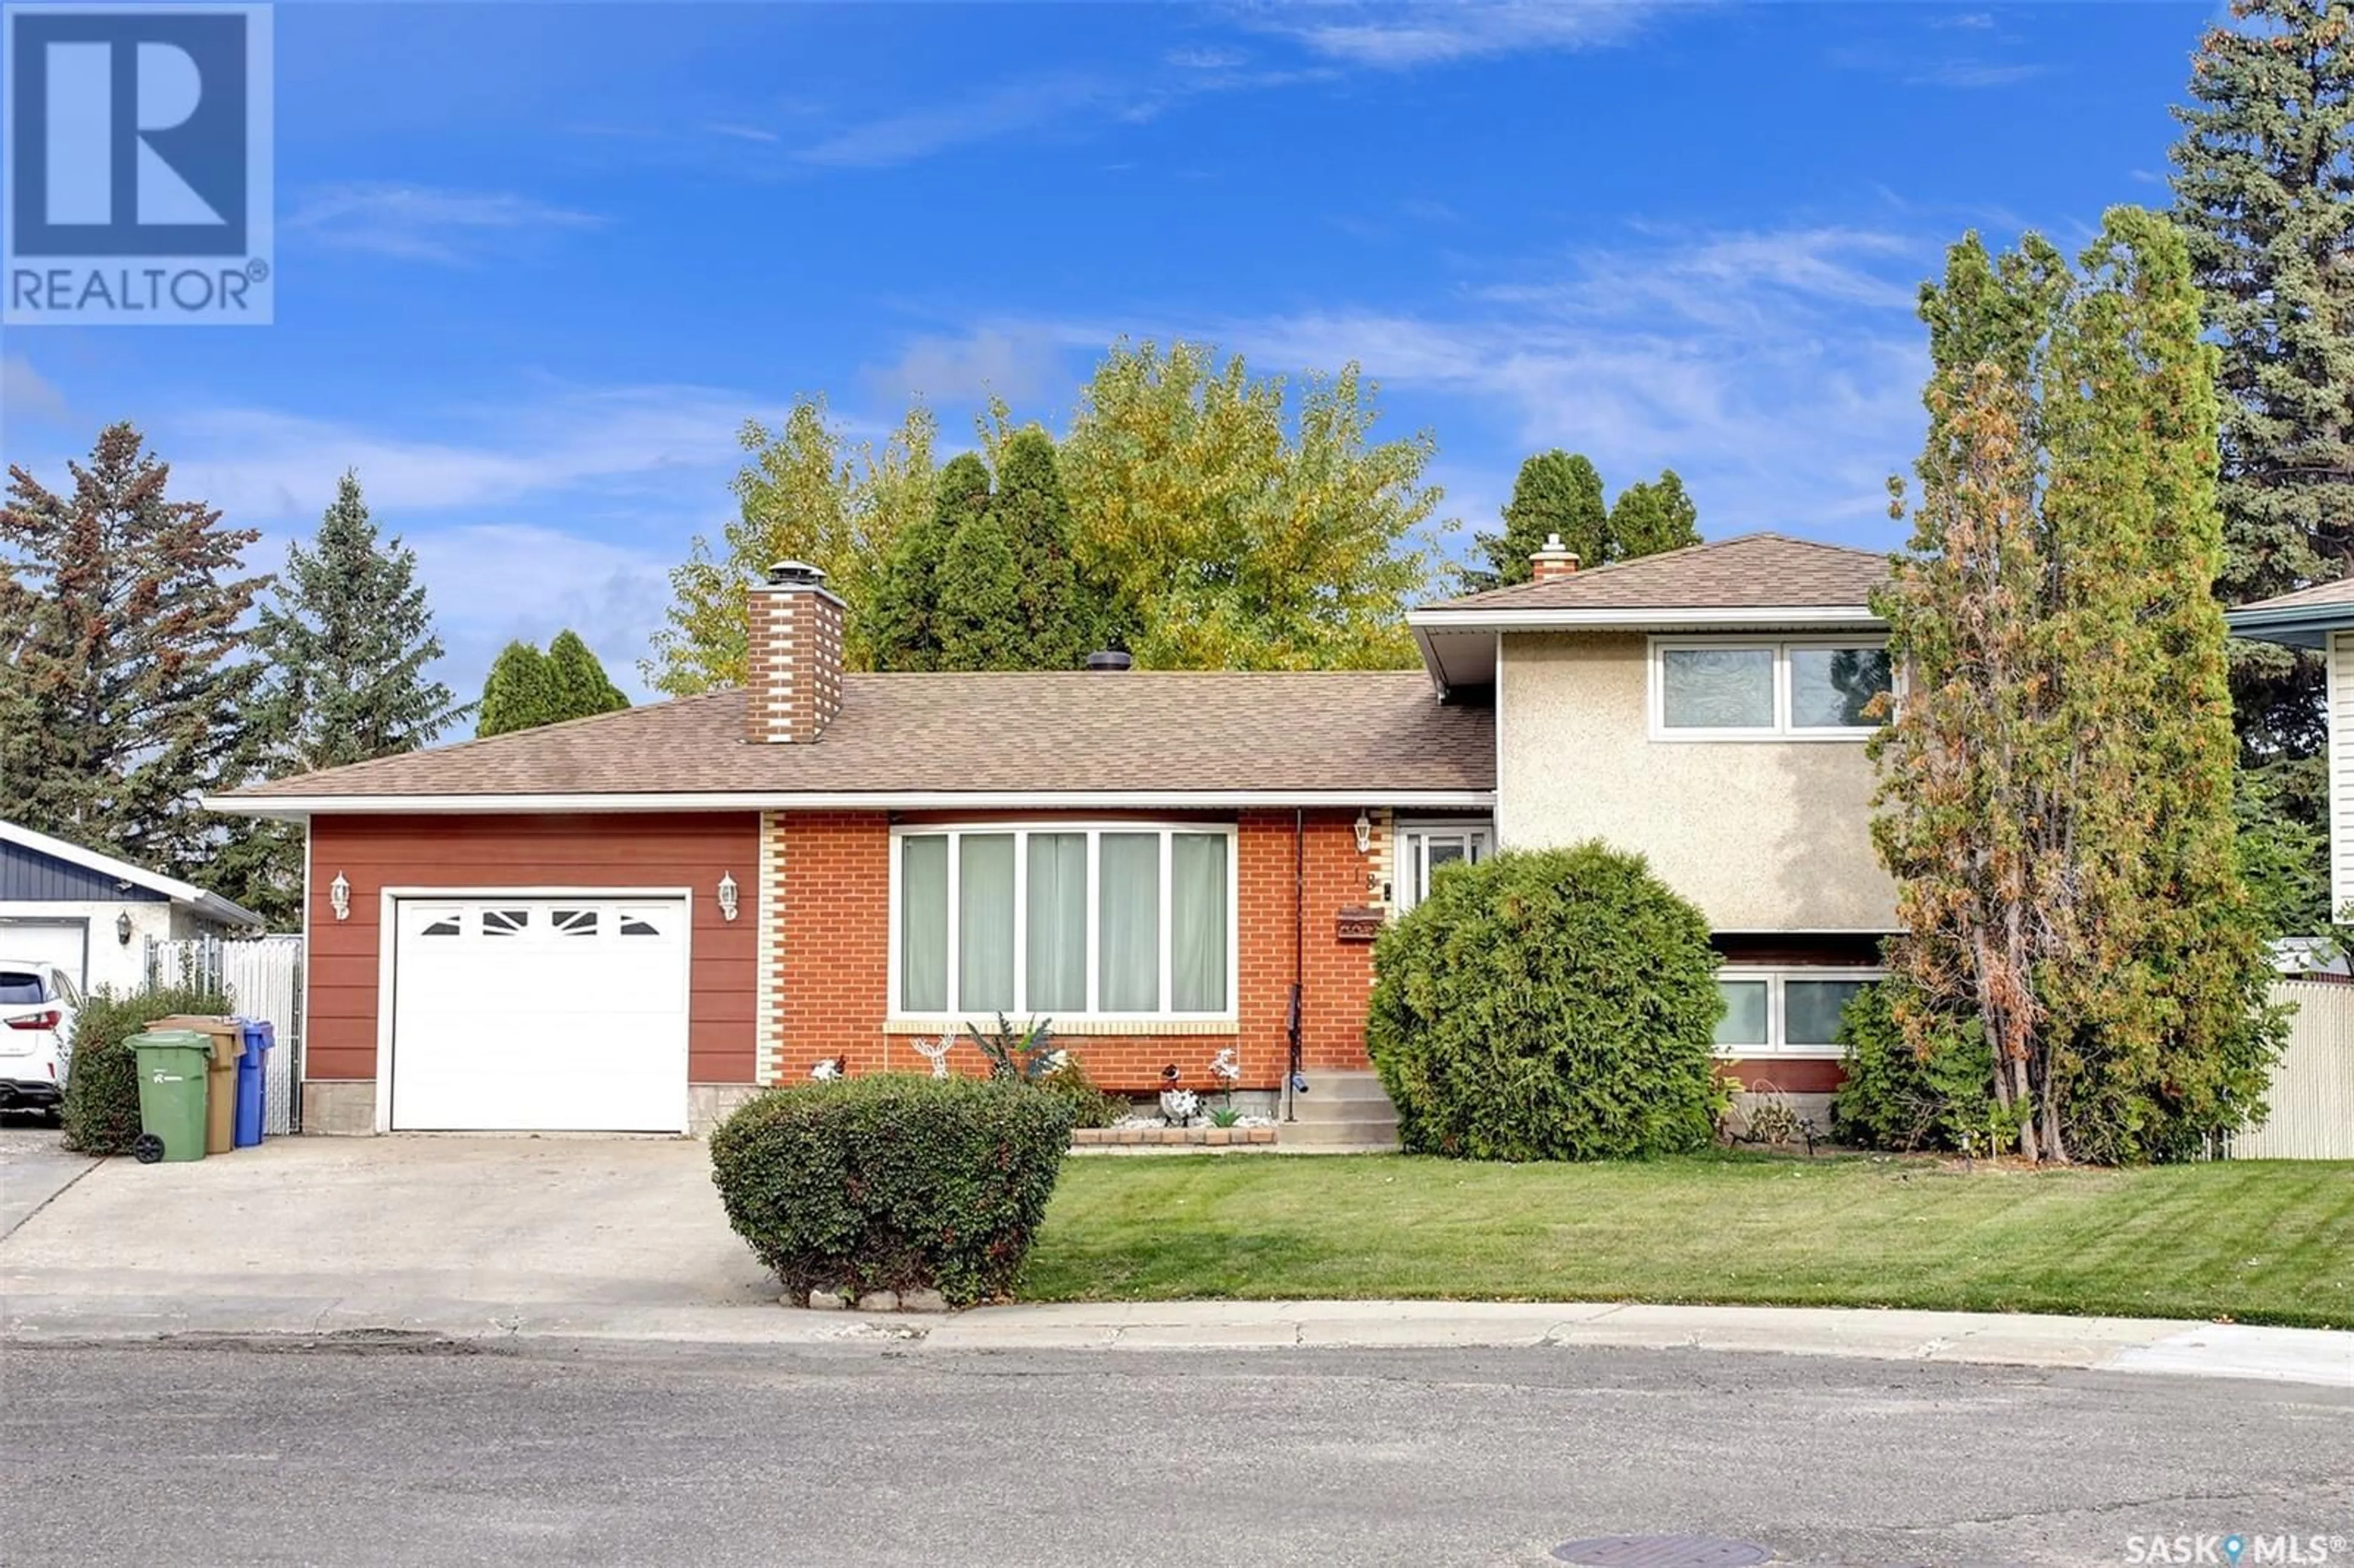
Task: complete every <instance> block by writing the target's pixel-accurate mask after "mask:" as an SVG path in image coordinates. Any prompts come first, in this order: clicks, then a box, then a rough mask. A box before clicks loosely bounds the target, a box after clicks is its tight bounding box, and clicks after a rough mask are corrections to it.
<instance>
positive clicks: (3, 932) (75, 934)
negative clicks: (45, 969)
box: [0, 919, 90, 991]
mask: <svg viewBox="0 0 2354 1568" xmlns="http://www.w3.org/2000/svg"><path fill="white" fill-rule="evenodd" d="M89 951H90V922H89V921H87V920H38V919H0V959H18V960H20V961H23V962H27V963H36V964H55V965H57V966H58V968H59V969H63V970H65V971H66V978H67V979H69V980H72V981H73V982H74V985H75V987H76V988H77V989H79V990H81V991H88V990H89V989H90V965H89V963H88V961H87V958H86V955H87V954H88V953H89Z"/></svg>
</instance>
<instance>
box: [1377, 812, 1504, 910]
mask: <svg viewBox="0 0 2354 1568" xmlns="http://www.w3.org/2000/svg"><path fill="white" fill-rule="evenodd" d="M1391 832H1392V833H1393V834H1394V835H1395V841H1396V843H1397V848H1398V862H1397V864H1396V865H1395V866H1394V867H1393V868H1392V870H1393V872H1394V878H1393V883H1392V885H1391V888H1390V903H1391V906H1392V907H1394V909H1395V910H1396V911H1397V912H1398V913H1399V914H1401V915H1403V914H1405V912H1406V911H1407V910H1409V909H1411V908H1413V907H1414V906H1416V904H1419V903H1421V902H1422V900H1421V899H1420V898H1419V897H1416V895H1415V884H1416V883H1417V882H1425V883H1426V882H1428V881H1429V880H1430V875H1429V869H1430V868H1429V861H1430V841H1431V840H1432V839H1433V838H1434V837H1437V838H1442V839H1444V838H1456V837H1460V838H1462V839H1464V840H1466V841H1467V842H1468V841H1469V840H1472V839H1478V840H1479V853H1478V854H1477V856H1476V857H1475V863H1476V862H1477V861H1482V860H1492V859H1494V858H1495V854H1496V824H1495V822H1494V821H1491V820H1490V819H1488V818H1485V817H1459V818H1458V817H1447V818H1437V817H1434V818H1430V819H1428V820H1415V819H1402V820H1400V821H1396V822H1395V823H1394V825H1393V827H1392V828H1391ZM1409 842H1411V843H1412V845H1413V848H1412V850H1411V852H1410V853H1409V851H1408V848H1407V845H1408V843H1409Z"/></svg>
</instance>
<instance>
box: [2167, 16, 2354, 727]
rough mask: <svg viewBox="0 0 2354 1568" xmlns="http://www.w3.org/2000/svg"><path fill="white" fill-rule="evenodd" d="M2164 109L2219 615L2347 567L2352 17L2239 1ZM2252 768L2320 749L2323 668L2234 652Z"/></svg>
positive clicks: (2352, 388)
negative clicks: (2170, 134) (2184, 96)
mask: <svg viewBox="0 0 2354 1568" xmlns="http://www.w3.org/2000/svg"><path fill="white" fill-rule="evenodd" d="M2232 14H2233V16H2235V17H2236V18H2237V20H2238V23H2239V26H2236V27H2231V26H2221V27H2215V28H2212V29H2211V30H2210V31H2209V32H2208V33H2207V35H2206V36H2205V37H2203V38H2202V39H2201V40H2200V48H2199V53H2198V56H2197V58H2196V61H2195V65H2194V69H2193V72H2192V75H2191V79H2190V94H2191V98H2192V102H2191V103H2190V105H2189V106H2187V107H2184V108H2179V109H2178V110H2176V111H2175V115H2176V118H2177V119H2179V121H2180V122H2182V127H2183V131H2182V136H2181V139H2180V140H2179V142H2178V143H2176V144H2175V147H2174V150H2173V160H2174V165H2175V173H2174V192H2175V197H2176V207H2175V213H2174V216H2175V217H2176V219H2177V221H2178V222H2179V223H2180V224H2181V225H2182V227H2183V228H2184V229H2185V230H2186V231H2187V233H2188V235H2189V237H2190V257H2191V264H2192V268H2193V272H2194V276H2195V278H2196V281H2197V282H2198V284H2199V286H2200V289H2201V291H2203V292H2204V295H2205V299H2206V312H2207V321H2208V324H2209V326H2210V327H2211V329H2212V331H2213V332H2214V334H2215V335H2216V337H2217V338H2218V339H2219V340H2220V342H2221V347H2222V360H2221V371H2220V375H2219V378H2218V379H2219V383H2220V386H2221V391H2222V393H2223V404H2222V421H2221V432H2222V434H2221V443H2222V469H2221V488H2220V495H2221V506H2222V513H2223V544H2224V553H2223V565H2222V569H2221V572H2220V573H2219V574H2218V575H2217V577H2216V584H2215V587H2216V591H2217V593H2218V594H2219V595H2221V598H2222V599H2223V600H2224V601H2225V602H2226V603H2232V604H2237V603H2243V602H2246V601H2248V600H2250V599H2264V598H2269V597H2270V596H2272V595H2274V594H2278V593H2283V592H2285V591H2287V590H2289V589H2291V588H2297V587H2300V586H2302V585H2304V584H2306V583H2308V582H2313V581H2320V580H2327V579H2328V578H2332V577H2338V576H2341V575H2342V574H2343V573H2344V572H2345V571H2346V570H2347V568H2348V563H2349V559H2354V5H2349V0H2233V4H2232ZM2320 692H2321V673H2320V662H2319V660H2318V659H2317V658H2315V657H2313V656H2311V655H2298V654H2296V653H2293V652H2290V651H2289V650H2286V649H2283V648H2279V647H2275V646H2274V645H2273V644H2270V643H2253V642H2243V643H2237V644H2234V645H2233V648H2232V695H2233V698H2234V705H2235V709H2236V718H2237V724H2238V729H2239V735H2240V738H2241V742H2242V747H2243V758H2244V759H2245V760H2246V761H2248V762H2250V763H2252V764H2262V763H2266V762H2270V761H2272V760H2274V759H2275V758H2296V757H2302V756H2310V755H2313V754H2314V753H2316V752H2317V751H2318V750H2319V749H2320V748H2321V746H2322V744H2323V738H2324V726H2323V721H2322V714H2321V706H2320Z"/></svg>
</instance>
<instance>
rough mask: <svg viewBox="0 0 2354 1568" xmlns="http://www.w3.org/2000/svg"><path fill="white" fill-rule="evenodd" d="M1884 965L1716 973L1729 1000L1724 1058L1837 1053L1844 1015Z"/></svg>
mask: <svg viewBox="0 0 2354 1568" xmlns="http://www.w3.org/2000/svg"><path fill="white" fill-rule="evenodd" d="M1882 972H1883V971H1882V970H1879V969H1813V968H1798V969H1756V968H1751V967H1747V966H1734V965H1727V966H1725V967H1724V968H1723V969H1719V970H1717V971H1716V989H1717V991H1718V993H1719V994H1721V995H1722V996H1723V998H1724V1016H1723V1018H1721V1019H1719V1020H1717V1024H1716V1054H1718V1055H1720V1056H1784V1055H1787V1056H1836V1055H1838V1054H1840V1044H1839V1026H1840V1014H1841V1013H1843V1012H1846V1011H1847V1004H1848V1003H1849V1002H1850V1001H1853V1000H1854V999H1855V993H1856V992H1858V991H1861V990H1862V989H1863V988H1864V987H1865V986H1867V985H1870V984H1871V983H1872V981H1874V980H1879V979H1880V978H1881V977H1882Z"/></svg>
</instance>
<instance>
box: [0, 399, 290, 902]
mask: <svg viewBox="0 0 2354 1568" xmlns="http://www.w3.org/2000/svg"><path fill="white" fill-rule="evenodd" d="M68 471H69V476H70V478H71V483H70V484H69V486H68V487H67V489H66V491H65V493H61V494H60V493H53V492H51V491H49V490H48V489H47V488H46V487H44V486H43V485H42V484H41V483H40V482H38V481H37V480H36V479H34V477H33V476H32V475H31V474H30V473H29V472H27V471H26V470H24V469H22V468H12V469H10V471H9V488H8V498H7V504H6V505H5V507H0V546H5V551H6V554H5V556H0V581H5V592H4V593H0V718H5V726H0V816H5V817H7V818H8V819H10V820H11V821H18V822H22V823H24V824H25V825H26V826H27V827H30V828H35V829H37V830H39V831H41V832H49V833H55V834H57V835H58V836H59V837H62V838H66V839H69V840H73V841H75V842H80V843H85V844H88V845H90V846H91V847H93V848H97V849H103V850H106V851H109V852H111V853H116V854H120V855H122V856H123V857H124V858H126V859H129V860H133V861H137V862H140V863H143V864H146V865H150V866H153V867H154V868H155V869H157V870H160V871H165V872H170V873H172V874H176V875H186V876H196V877H198V878H200V879H202V878H204V875H205V873H204V867H205V865H206V863H207V861H208V859H209V858H210V855H211V853H212V851H213V850H214V848H215V847H216V846H217V843H218V842H219V841H220V839H221V836H222V832H223V830H222V829H221V827H220V825H219V823H218V821H217V819H213V818H209V817H207V816H206V815H205V814H204V813H203V812H201V811H199V810H196V803H195V802H196V797H197V796H198V795H199V794H202V793H204V792H207V791H209V790H214V789H228V788H232V787H234V786H236V785H238V784H241V783H243V782H245V781H246V779H248V777H249V775H250V773H251V771H252V769H253V767H254V765H255V763H256V761H257V759H258V757H259V753H260V747H261V738H262V737H261V736H260V732H259V731H258V730H257V729H256V728H255V726H252V725H251V724H250V723H249V718H248V709H249V706H250V705H251V702H252V698H253V693H254V688H255V683H257V681H258V680H259V679H260V675H261V665H260V663H259V662H256V661H254V660H251V659H247V658H239V657H237V656H236V655H237V654H239V652H240V651H241V650H242V648H243V645H244V642H245V636H244V624H245V620H246V617H247V615H248V613H249V611H250V609H252V606H253V601H254V597H255V595H256V594H257V593H258V592H259V591H260V589H261V588H263V587H264V586H265V585H266V584H267V583H268V581H269V578H268V577H248V576H244V575H242V568H243V563H242V556H243V553H244V551H245V550H246V548H247V547H248V546H250V545H252V544H253V543H254V542H255V541H256V540H257V539H258V538H260V535H259V534H258V533H257V532H256V531H254V530H252V529H249V528H225V527H223V526H221V514H219V513H218V512H217V511H215V510H214V509H213V508H211V507H210V506H207V505H206V504H205V503H203V502H201V501H174V500H172V499H170V498H169V497H168V495H167V493H166V492H167V488H168V484H169V481H170V477H171V471H170V469H169V468H168V467H167V466H166V465H165V464H164V463H163V462H161V461H158V460H157V459H156V458H155V457H154V455H153V454H151V453H150V452H148V450H146V447H145V443H144V442H143V440H141V438H140V435H139V432H138V431H137V430H136V429H133V427H132V426H131V425H130V424H128V423H127V422H126V423H122V424H117V425H111V426H109V427H108V428H107V429H104V430H103V431H101V433H100V435H99V438H98V440H97V443H96V445H95V446H94V447H93V448H92V449H91V451H90V460H89V461H88V462H87V463H79V462H78V463H70V464H69V465H68Z"/></svg>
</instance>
